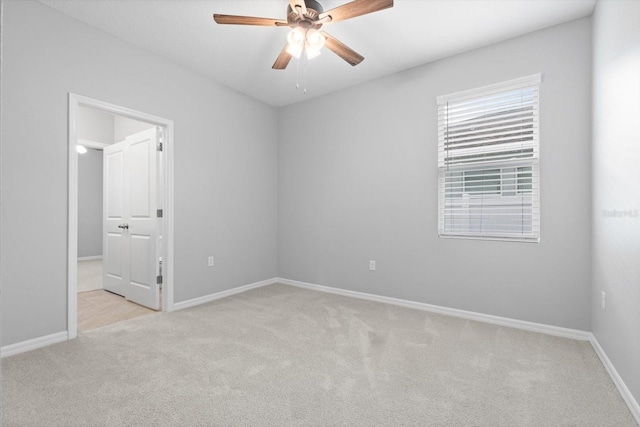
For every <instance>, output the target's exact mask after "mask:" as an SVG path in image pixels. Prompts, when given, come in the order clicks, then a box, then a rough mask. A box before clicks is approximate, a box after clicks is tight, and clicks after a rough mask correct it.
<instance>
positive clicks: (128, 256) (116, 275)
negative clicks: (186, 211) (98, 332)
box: [68, 93, 173, 339]
mask: <svg viewBox="0 0 640 427" xmlns="http://www.w3.org/2000/svg"><path fill="white" fill-rule="evenodd" d="M109 119H110V120H111V125H109ZM87 123H91V124H92V127H91V129H88V128H87ZM105 123H106V124H105ZM114 123H115V125H114ZM105 129H106V133H105ZM114 129H115V130H114ZM109 131H110V132H111V134H109ZM172 142H173V122H172V121H171V120H167V119H163V118H159V117H156V116H152V115H149V114H146V113H142V112H138V111H134V110H130V109H127V108H124V107H120V106H116V105H113V104H108V103H105V102H102V101H99V100H95V99H91V98H87V97H83V96H80V95H76V94H72V93H70V94H69V241H68V243H69V253H68V258H69V263H68V336H69V339H72V338H75V337H76V336H77V333H78V314H79V313H78V291H79V290H80V291H82V290H88V291H89V292H84V293H82V294H80V295H81V300H80V302H81V304H80V307H81V309H82V310H86V307H88V306H90V305H91V304H94V303H95V304H104V306H103V307H98V308H99V310H98V313H100V310H101V311H102V312H103V313H105V314H106V316H104V317H105V319H106V320H108V319H113V318H114V316H117V315H118V314H117V313H118V311H119V310H120V311H122V314H121V315H122V316H124V319H126V318H131V317H137V316H139V315H143V314H146V312H145V311H144V310H148V309H145V308H143V306H147V307H149V308H151V309H161V310H163V311H172V309H173V157H172V155H173V144H172ZM80 147H81V148H82V151H87V152H88V153H89V154H90V156H86V157H82V161H83V162H84V161H85V159H89V158H90V157H91V156H94V157H96V156H99V157H100V161H102V162H103V163H102V164H103V168H102V169H103V170H102V171H100V172H101V173H102V174H103V177H104V181H103V184H104V185H103V186H102V188H103V190H104V194H100V195H99V197H100V198H101V199H102V200H100V203H98V202H96V201H95V200H94V201H93V203H92V201H91V200H88V201H87V200H84V199H82V197H83V196H84V197H87V198H88V199H91V198H93V199H96V194H92V193H91V191H89V192H87V190H86V188H85V187H86V185H85V184H86V182H84V181H83V180H84V179H86V176H85V175H84V174H86V165H84V164H80V163H79V158H78V156H85V154H87V153H84V154H79V151H78V149H79V148H80ZM103 154H106V155H103ZM93 161H94V163H96V162H97V160H95V159H94V160H93ZM79 164H80V165H82V167H79ZM94 174H95V173H94ZM123 177H124V179H123ZM95 179H97V178H95ZM79 184H80V185H79ZM143 187H144V188H143ZM93 188H94V190H95V189H96V188H97V185H96V184H95V183H94V185H93ZM79 189H80V190H82V191H81V193H80V194H79ZM93 193H98V191H94V192H93ZM100 193H102V192H100ZM134 196H135V197H134ZM102 201H104V209H102V205H103V203H102ZM80 202H83V203H80ZM98 204H99V205H100V207H99V208H98V210H102V215H101V217H100V218H96V215H95V212H94V213H93V217H92V218H93V219H92V220H89V221H87V218H86V215H84V213H85V211H86V210H91V209H93V211H96V205H98ZM79 209H80V214H79ZM91 221H93V222H94V223H96V222H100V223H101V224H100V230H99V235H98V231H97V227H96V225H95V224H94V225H93V228H92V229H91V230H89V231H87V223H88V222H91ZM90 234H93V237H91V236H89V235H90ZM79 238H80V240H79ZM94 264H95V265H94ZM87 276H90V277H89V278H88V279H89V283H84V280H86V279H87ZM79 277H80V278H81V279H82V280H83V281H82V283H81V286H80V287H79V282H78V278H79ZM160 287H162V298H161V303H160V298H159V293H160ZM105 289H106V290H109V291H113V292H115V293H114V294H109V292H107V291H106V290H105ZM116 294H120V295H121V297H118V296H116ZM125 299H126V300H127V301H126V303H127V304H129V306H126V305H123V304H122V302H124V301H125ZM129 301H133V302H135V303H137V304H140V305H136V304H133V303H131V302H129ZM114 304H115V305H114ZM128 316H130V317H128ZM124 319H123V320H124ZM103 321H104V319H103V320H102V322H103ZM100 322H101V320H100V319H98V320H97V323H96V321H92V322H90V323H91V324H93V325H96V324H97V325H99V326H100V325H101V323H100Z"/></svg>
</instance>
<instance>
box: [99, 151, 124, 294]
mask: <svg viewBox="0 0 640 427" xmlns="http://www.w3.org/2000/svg"><path fill="white" fill-rule="evenodd" d="M126 151H127V143H126V142H119V143H117V144H113V145H109V146H107V147H105V148H104V153H103V170H104V184H103V210H104V214H103V226H102V233H103V234H102V258H103V259H102V264H103V267H102V284H103V287H104V288H105V289H106V290H108V291H111V292H114V293H116V294H119V295H122V296H124V295H125V283H126V275H127V274H126V271H127V270H128V266H126V265H124V263H125V262H127V261H128V259H129V257H128V255H127V254H126V253H127V252H128V250H127V249H128V246H129V245H128V244H127V242H126V238H127V235H126V234H125V231H126V229H125V228H124V225H123V224H126V221H127V220H128V217H129V212H128V209H127V206H125V201H126V200H127V199H128V197H127V195H126V194H125V192H126V190H127V186H125V182H127V180H128V177H127V176H125V174H126V170H127V168H126V164H125V161H126V159H125V155H126Z"/></svg>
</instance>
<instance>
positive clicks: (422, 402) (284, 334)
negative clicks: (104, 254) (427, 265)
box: [2, 285, 636, 427]
mask: <svg viewBox="0 0 640 427" xmlns="http://www.w3.org/2000/svg"><path fill="white" fill-rule="evenodd" d="M2 390H3V405H4V407H3V411H2V420H3V425H4V426H5V427H7V426H71V425H78V426H125V425H126V426H161V425H166V426H235V425H245V426H289V425H296V426H328V425H349V426H492V427H493V426H599V427H602V426H617V427H622V426H633V425H636V424H635V422H634V421H633V418H632V416H631V414H630V412H629V410H628V409H627V407H626V406H625V404H624V402H623V400H622V398H621V396H620V394H619V393H618V392H617V390H616V388H615V386H614V385H613V383H612V381H611V379H610V378H609V377H608V375H607V373H606V372H605V369H604V367H603V366H602V364H601V363H600V361H599V360H598V357H597V356H596V354H595V353H594V351H593V350H592V348H591V347H590V344H589V343H586V342H579V341H573V340H568V339H563V338H556V337H552V336H547V335H541V334H536V333H531V332H524V331H520V330H516V329H509V328H505V327H500V326H494V325H488V324H483V323H477V322H473V321H467V320H462V319H457V318H452V317H446V316H441V315H436V314H430V313H426V312H422V311H417V310H411V309H406V308H401V307H396V306H391V305H385V304H380V303H375V302H370V301H362V300H357V299H351V298H346V297H341V296H337V295H331V294H325V293H318V292H313V291H308V290H303V289H297V288H293V287H289V286H284V285H272V286H268V287H264V288H260V289H255V290H253V291H249V292H245V293H243V294H239V295H236V296H233V297H229V298H226V299H223V300H219V301H216V302H213V303H210V304H207V305H203V306H199V307H194V308H192V309H188V310H183V311H179V312H174V313H158V314H156V315H153V316H145V317H140V318H137V319H133V320H129V321H126V322H121V323H118V324H115V325H111V326H107V327H104V328H101V329H96V330H93V331H91V332H88V333H85V334H82V335H81V336H80V337H79V338H78V339H76V340H73V341H69V342H65V343H61V344H57V345H53V346H50V347H47V348H43V349H39V350H35V351H32V352H29V353H25V354H21V355H17V356H13V357H8V358H5V359H3V360H2Z"/></svg>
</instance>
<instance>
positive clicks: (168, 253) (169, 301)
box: [67, 93, 174, 339]
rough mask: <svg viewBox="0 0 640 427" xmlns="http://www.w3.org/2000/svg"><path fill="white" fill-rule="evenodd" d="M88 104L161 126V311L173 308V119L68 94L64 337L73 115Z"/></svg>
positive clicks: (72, 204)
mask: <svg viewBox="0 0 640 427" xmlns="http://www.w3.org/2000/svg"><path fill="white" fill-rule="evenodd" d="M80 106H82V107H90V108H94V109H96V110H100V111H103V112H106V113H111V114H115V115H119V116H125V117H128V118H130V119H134V120H139V121H143V122H147V123H149V124H152V125H156V126H160V127H163V128H165V132H164V141H163V149H162V154H163V155H162V162H163V165H162V166H163V168H164V176H163V179H164V181H163V182H162V186H163V190H162V191H163V206H162V209H163V212H162V213H163V215H162V217H163V218H162V219H163V221H162V246H163V253H162V282H163V283H162V311H173V310H174V307H173V120H168V119H163V118H161V117H156V116H152V115H150V114H146V113H142V112H140V111H135V110H131V109H129V108H125V107H120V106H118V105H114V104H109V103H107V102H103V101H99V100H97V99H92V98H88V97H86V96H82V95H77V94H75V93H69V223H68V230H69V236H68V241H67V246H68V248H69V252H68V256H67V259H68V265H67V282H68V303H67V335H68V339H73V338H75V337H77V336H78V152H77V151H76V144H77V140H78V138H77V130H76V117H77V113H78V107H80Z"/></svg>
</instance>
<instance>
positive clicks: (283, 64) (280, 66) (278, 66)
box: [271, 43, 291, 70]
mask: <svg viewBox="0 0 640 427" xmlns="http://www.w3.org/2000/svg"><path fill="white" fill-rule="evenodd" d="M288 46H289V44H288V43H287V44H285V45H284V48H283V49H282V52H280V55H278V58H277V59H276V62H274V63H273V67H271V68H273V69H274V70H284V69H285V68H287V65H289V61H291V55H289V52H287V47H288Z"/></svg>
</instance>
